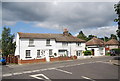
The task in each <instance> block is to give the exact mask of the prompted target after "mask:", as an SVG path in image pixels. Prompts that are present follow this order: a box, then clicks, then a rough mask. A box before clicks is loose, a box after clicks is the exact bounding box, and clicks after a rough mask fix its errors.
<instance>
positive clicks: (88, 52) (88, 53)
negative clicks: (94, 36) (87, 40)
mask: <svg viewBox="0 0 120 81" xmlns="http://www.w3.org/2000/svg"><path fill="white" fill-rule="evenodd" d="M83 53H84V55H85V56H88V55H92V51H90V50H86V51H84V52H83Z"/></svg>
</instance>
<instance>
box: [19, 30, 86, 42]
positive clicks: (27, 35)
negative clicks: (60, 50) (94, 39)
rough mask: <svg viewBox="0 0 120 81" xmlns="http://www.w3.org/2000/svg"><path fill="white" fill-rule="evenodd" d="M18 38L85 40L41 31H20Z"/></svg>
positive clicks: (63, 40) (59, 40) (66, 40)
mask: <svg viewBox="0 0 120 81" xmlns="http://www.w3.org/2000/svg"><path fill="white" fill-rule="evenodd" d="M18 34H19V37H20V38H36V39H37V38H40V39H55V40H56V41H57V42H85V40H82V39H79V38H77V37H74V36H72V35H69V36H65V35H63V34H43V33H22V32H18Z"/></svg>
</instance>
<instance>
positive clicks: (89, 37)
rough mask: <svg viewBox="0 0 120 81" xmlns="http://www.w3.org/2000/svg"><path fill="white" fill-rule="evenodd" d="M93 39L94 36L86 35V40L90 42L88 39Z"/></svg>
mask: <svg viewBox="0 0 120 81" xmlns="http://www.w3.org/2000/svg"><path fill="white" fill-rule="evenodd" d="M93 37H95V36H94V35H88V38H87V40H90V39H92V38H93Z"/></svg>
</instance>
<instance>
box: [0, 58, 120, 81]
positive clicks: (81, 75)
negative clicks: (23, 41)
mask: <svg viewBox="0 0 120 81" xmlns="http://www.w3.org/2000/svg"><path fill="white" fill-rule="evenodd" d="M112 58H113V57H111V56H104V57H95V58H88V59H78V60H69V61H60V62H48V63H37V64H26V65H7V66H2V67H3V75H2V76H3V78H2V79H3V81H7V80H12V81H13V80H22V81H23V80H29V81H33V80H39V81H40V80H43V81H54V80H57V81H58V80H61V81H63V80H67V81H68V80H79V81H104V80H105V81H119V80H118V79H119V78H118V77H119V76H118V73H119V72H118V68H119V66H116V65H113V64H112V63H110V62H109V60H111V59H112Z"/></svg>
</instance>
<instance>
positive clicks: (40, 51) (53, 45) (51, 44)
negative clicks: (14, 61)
mask: <svg viewBox="0 0 120 81" xmlns="http://www.w3.org/2000/svg"><path fill="white" fill-rule="evenodd" d="M84 50H85V41H84V40H81V39H79V38H77V37H74V36H72V35H70V34H69V32H68V31H67V30H66V29H65V30H64V32H63V34H42V33H22V32H18V33H17V37H16V50H15V55H16V56H19V59H20V60H22V61H23V60H26V61H27V60H31V59H43V58H45V59H46V61H48V62H49V61H50V57H52V58H56V57H60V56H66V57H70V56H74V55H76V56H81V55H82V51H84Z"/></svg>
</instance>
